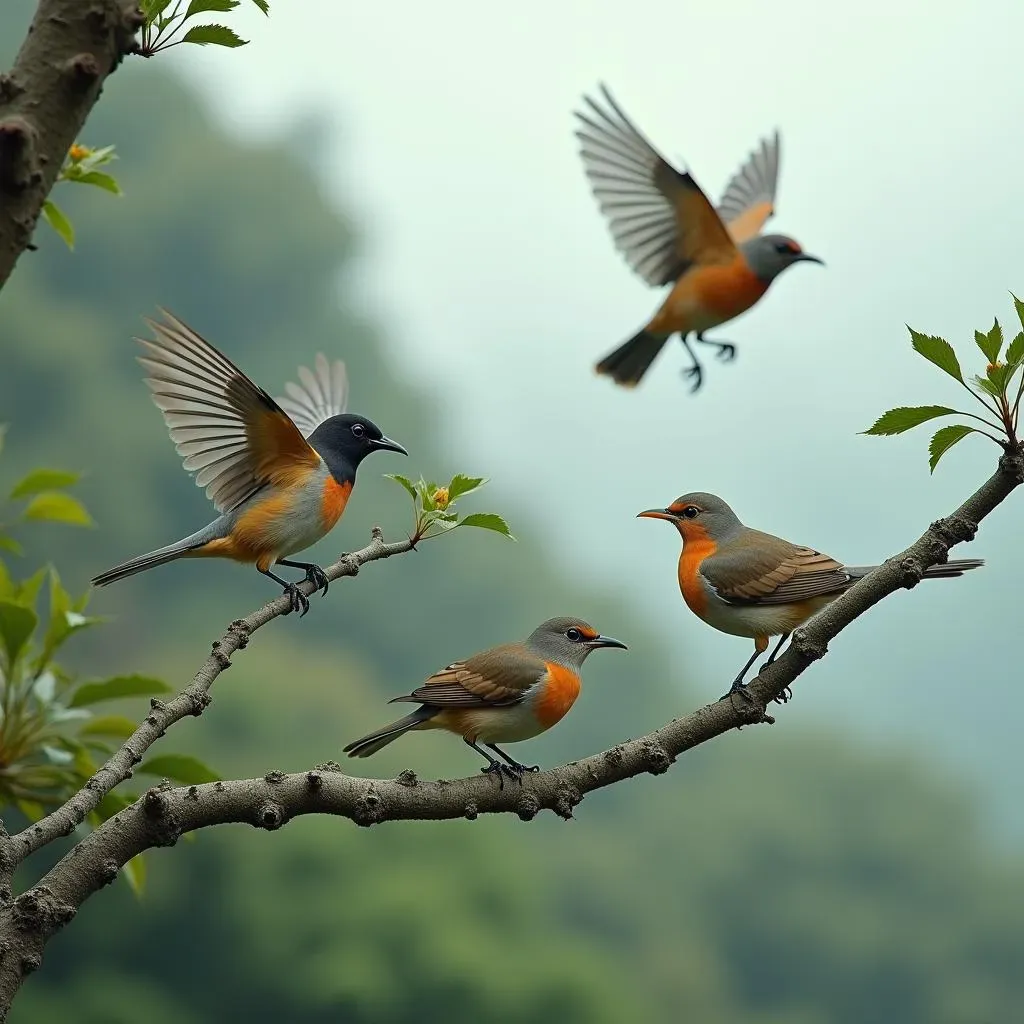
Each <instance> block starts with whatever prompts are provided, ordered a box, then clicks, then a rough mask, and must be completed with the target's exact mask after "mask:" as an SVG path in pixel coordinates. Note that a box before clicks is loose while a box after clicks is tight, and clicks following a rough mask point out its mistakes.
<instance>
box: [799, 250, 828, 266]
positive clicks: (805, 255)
mask: <svg viewBox="0 0 1024 1024" xmlns="http://www.w3.org/2000/svg"><path fill="white" fill-rule="evenodd" d="M793 262H794V263H817V264H819V265H820V266H822V267H823V266H825V261H824V260H820V259H818V257H817V256H812V255H811V254H810V253H809V252H802V253H799V254H798V255H796V256H794V257H793Z"/></svg>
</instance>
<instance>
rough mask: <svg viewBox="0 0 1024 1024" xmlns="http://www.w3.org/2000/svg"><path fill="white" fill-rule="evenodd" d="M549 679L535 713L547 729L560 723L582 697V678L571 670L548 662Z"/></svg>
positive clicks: (534, 707)
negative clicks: (578, 698)
mask: <svg viewBox="0 0 1024 1024" xmlns="http://www.w3.org/2000/svg"><path fill="white" fill-rule="evenodd" d="M547 666H548V678H547V682H546V683H545V684H544V689H543V690H542V691H541V693H540V694H539V696H538V697H537V700H536V702H535V703H534V706H533V713H534V715H535V716H536V718H537V721H538V722H540V724H541V725H542V726H543V727H544V728H545V729H550V728H551V726H553V725H555V724H556V723H557V722H560V721H561V720H562V718H564V717H565V714H566V712H567V711H568V710H569V708H571V707H572V706H573V704H575V703H576V698H577V697H578V696H579V695H580V677H579V676H578V675H577V674H576V673H575V672H574V671H573V670H572V669H570V668H564V667H563V666H562V665H556V664H555V663H554V662H550V661H549V662H548V663H547Z"/></svg>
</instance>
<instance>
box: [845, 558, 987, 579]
mask: <svg viewBox="0 0 1024 1024" xmlns="http://www.w3.org/2000/svg"><path fill="white" fill-rule="evenodd" d="M984 564H985V559H983V558H954V559H953V561H951V562H946V563H945V564H944V565H933V566H931V567H930V568H928V569H925V571H924V577H923V578H924V579H926V580H944V579H948V578H950V577H952V576H963V574H964V573H965V572H968V571H969V570H971V569H978V568H980V567H981V566H983V565H984ZM877 568H878V566H877V565H857V566H847V569H846V571H847V572H848V573H849V574H850V576H851V577H853V579H855V580H859V579H860V578H861V577H862V576H867V574H868V573H869V572H871V571H872V570H873V569H877Z"/></svg>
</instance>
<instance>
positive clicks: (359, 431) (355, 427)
mask: <svg viewBox="0 0 1024 1024" xmlns="http://www.w3.org/2000/svg"><path fill="white" fill-rule="evenodd" d="M365 433H366V427H364V426H363V425H362V423H353V424H352V436H353V437H362V436H363V435H364V434H365Z"/></svg>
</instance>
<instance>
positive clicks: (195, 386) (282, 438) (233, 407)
mask: <svg viewBox="0 0 1024 1024" xmlns="http://www.w3.org/2000/svg"><path fill="white" fill-rule="evenodd" d="M161 312H162V313H163V316H164V322H163V323H157V322H154V321H152V320H150V321H147V323H149V326H150V327H151V328H152V329H153V334H154V338H152V339H144V338H136V339H135V340H136V341H138V343H139V344H140V345H141V346H142V347H143V349H144V350H145V352H146V354H145V355H143V356H140V357H139V362H140V363H142V365H143V366H144V367H145V369H146V371H147V372H148V374H149V376H148V377H147V378H146V384H147V386H148V387H149V389H150V392H151V394H152V398H153V401H154V403H156V406H157V408H159V409H160V411H161V412H162V413H163V417H164V422H165V423H166V424H167V428H168V430H169V432H170V435H171V440H173V441H174V444H175V447H176V449H177V451H178V454H179V455H181V456H182V464H183V465H184V467H185V469H186V470H188V472H190V473H195V474H196V477H195V480H196V483H197V484H198V485H199V486H200V487H205V488H206V494H207V497H209V498H210V500H211V501H212V502H213V504H214V505H215V506H216V508H217V510H218V511H219V512H227V511H230V510H231V509H232V508H235V507H236V506H237V505H239V504H240V503H241V502H242V501H244V500H245V499H246V498H247V497H249V496H250V495H251V494H253V493H254V492H255V491H257V490H258V489H259V488H260V487H262V486H263V485H264V484H267V483H271V482H277V483H283V482H286V481H287V479H288V478H289V477H290V475H291V474H293V473H295V472H296V471H297V470H298V471H302V470H303V469H308V468H310V467H314V466H317V465H319V463H320V456H319V455H317V453H316V452H315V451H314V450H313V449H312V448H311V447H310V446H309V445H308V444H307V443H306V441H305V439H304V438H303V436H302V434H301V433H300V432H299V429H298V427H296V426H295V424H294V423H293V422H292V421H291V420H290V419H289V418H288V416H287V415H286V414H285V412H284V410H283V409H282V408H281V407H280V406H279V405H278V404H277V402H275V401H274V399H273V398H271V397H270V395H268V394H267V393H266V392H265V391H264V390H263V389H262V388H261V387H259V386H258V385H257V384H254V383H253V382H252V381H251V380H250V379H249V378H248V377H247V376H246V375H245V374H244V373H242V371H241V370H240V369H238V367H237V366H235V364H234V363H232V362H231V360H229V359H228V358H227V357H226V356H224V355H222V354H221V353H220V352H218V351H217V350H216V349H215V348H214V347H213V346H212V345H211V344H210V343H209V342H207V341H206V340H205V339H203V338H201V337H200V336H199V335H198V334H197V333H196V332H195V331H193V330H192V329H191V328H190V327H189V326H187V325H186V324H184V323H182V321H181V320H179V319H177V317H175V316H173V315H171V314H170V313H168V312H167V311H166V310H161Z"/></svg>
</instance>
